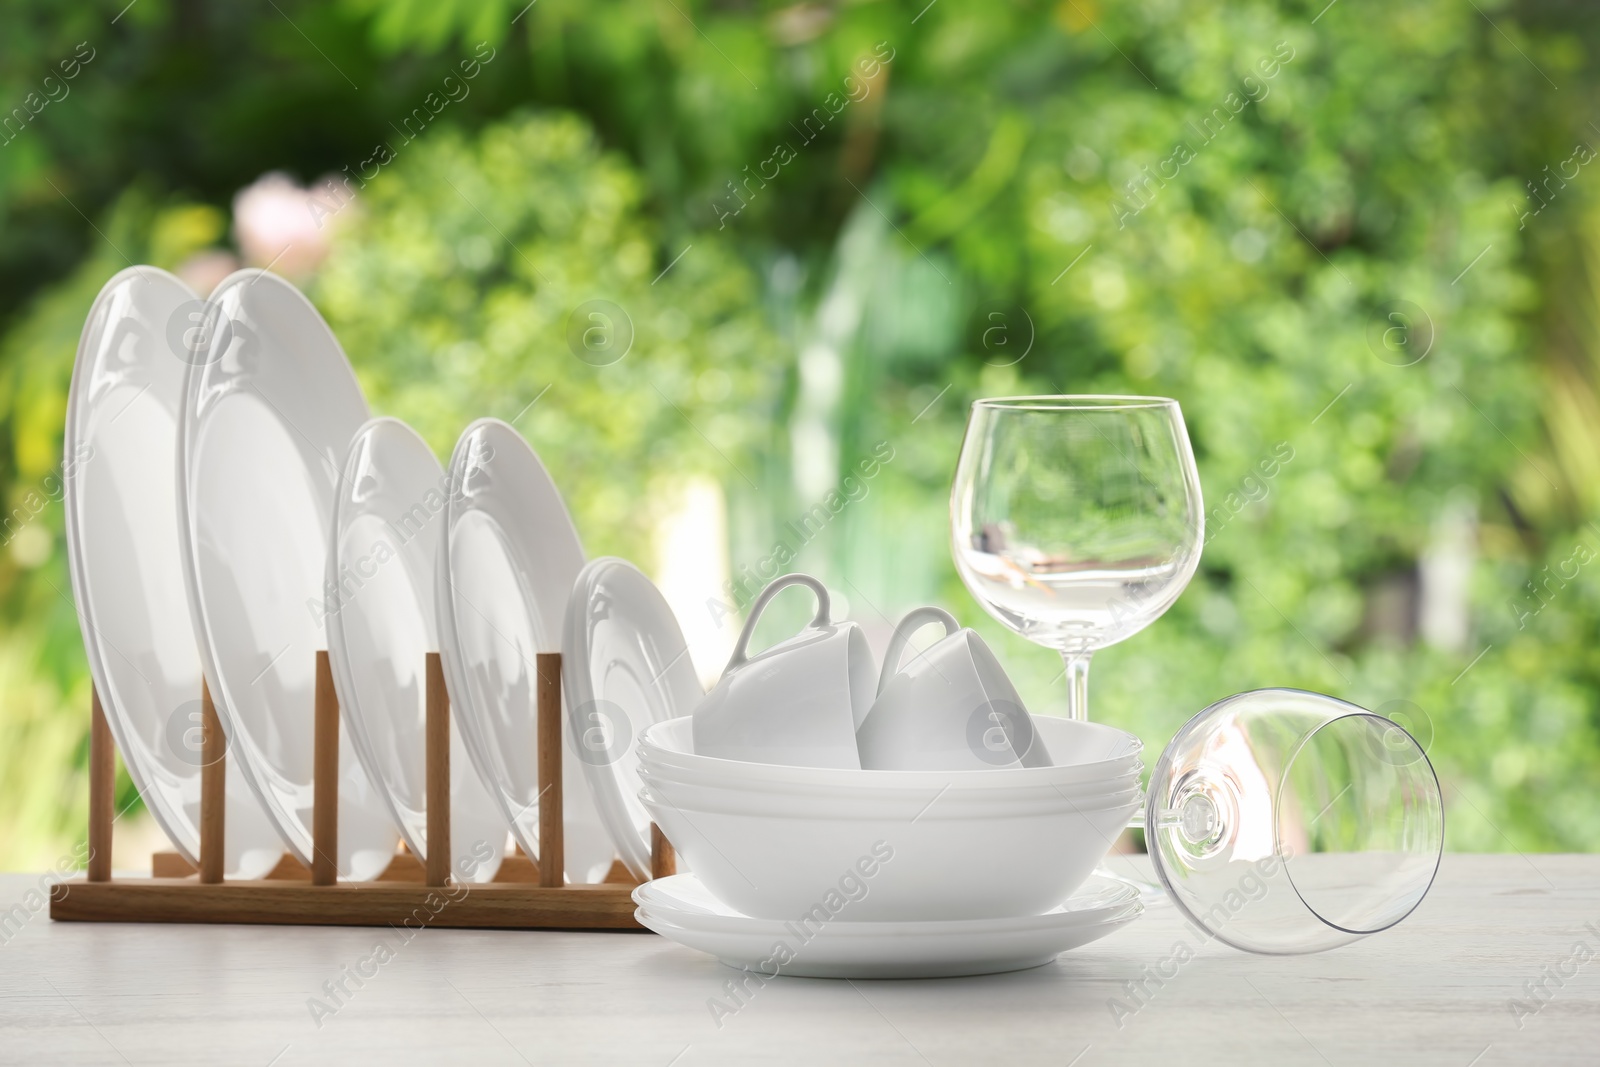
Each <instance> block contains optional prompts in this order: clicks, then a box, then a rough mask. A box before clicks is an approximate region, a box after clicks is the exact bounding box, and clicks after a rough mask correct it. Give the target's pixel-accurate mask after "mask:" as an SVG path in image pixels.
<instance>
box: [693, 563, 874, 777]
mask: <svg viewBox="0 0 1600 1067" xmlns="http://www.w3.org/2000/svg"><path fill="white" fill-rule="evenodd" d="M793 585H804V586H806V587H807V588H809V589H810V590H811V591H812V592H813V593H815V594H816V597H817V613H816V616H815V617H814V618H812V620H811V622H810V623H809V624H808V625H807V626H806V628H805V629H803V630H801V631H800V632H799V633H798V634H796V635H794V636H793V637H791V638H788V639H787V640H784V641H780V642H778V643H777V644H775V645H773V646H771V647H770V648H767V649H765V650H763V651H762V652H760V653H757V654H756V655H754V656H751V655H750V654H749V648H750V638H751V636H752V635H753V634H754V633H755V629H756V623H757V622H758V621H759V620H760V618H761V612H762V610H763V609H764V608H765V607H766V606H767V605H768V604H769V603H771V602H772V598H773V597H774V596H776V595H777V594H778V593H779V592H780V591H782V590H783V589H786V588H788V587H789V586H793ZM874 673H875V672H874V669H873V665H872V651H871V650H870V649H869V648H868V647H867V639H866V638H865V637H864V636H863V635H862V633H861V627H859V626H857V625H856V624H855V623H852V622H843V623H834V622H833V621H832V620H831V618H830V616H829V600H828V589H827V587H826V586H824V585H823V584H822V583H821V582H819V581H818V580H817V579H815V578H813V577H811V576H810V575H809V574H786V575H783V576H782V577H780V578H776V579H774V580H773V582H772V583H771V584H770V585H768V586H767V587H766V588H765V589H763V590H762V591H761V595H760V596H758V597H757V598H756V601H755V603H754V604H752V605H751V607H750V617H749V618H748V619H746V620H745V624H744V629H742V630H740V631H739V640H738V641H737V642H736V643H735V644H734V647H733V655H732V656H731V657H730V658H729V659H728V666H727V669H726V670H724V671H723V674H722V678H721V680H719V681H718V682H717V684H716V687H715V688H713V689H712V690H711V692H710V693H708V694H707V695H706V698H705V700H704V701H702V702H701V704H700V707H699V708H698V709H696V711H695V713H694V737H695V751H696V752H699V753H703V754H705V755H708V756H717V757H720V758H722V759H730V760H748V761H753V762H757V763H782V764H791V765H794V766H801V767H835V768H844V769H859V768H860V767H861V760H860V757H859V756H858V755H857V753H856V727H858V726H860V725H861V720H862V719H863V717H865V715H866V713H867V709H868V708H869V707H870V706H871V704H872V683H873V674H874Z"/></svg>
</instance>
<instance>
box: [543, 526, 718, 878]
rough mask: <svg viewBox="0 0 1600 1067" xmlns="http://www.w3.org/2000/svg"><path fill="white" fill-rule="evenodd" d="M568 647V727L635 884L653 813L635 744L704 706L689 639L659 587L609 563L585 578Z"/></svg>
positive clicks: (571, 610) (570, 612)
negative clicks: (643, 791)
mask: <svg viewBox="0 0 1600 1067" xmlns="http://www.w3.org/2000/svg"><path fill="white" fill-rule="evenodd" d="M562 645H563V648H562V677H563V680H564V682H565V687H566V693H567V722H568V726H570V727H571V730H572V734H573V736H574V737H576V738H577V740H578V745H577V748H578V756H579V759H580V760H581V761H582V763H583V772H584V774H585V775H586V776H587V778H588V781H589V788H590V790H591V791H592V792H593V794H594V799H595V803H596V804H597V805H598V806H599V808H600V818H601V821H603V822H604V823H605V825H606V829H607V830H609V831H610V833H611V840H612V842H613V843H614V844H615V845H616V846H617V852H618V854H620V855H621V857H622V862H623V863H624V864H626V865H627V867H628V870H630V871H631V872H633V876H634V877H635V878H638V879H640V880H643V879H646V878H649V877H650V813H649V812H647V811H645V810H644V805H643V804H641V803H639V796H638V794H639V788H640V786H641V785H643V782H642V781H641V780H640V778H639V754H638V752H637V751H636V750H635V749H634V746H633V742H634V738H636V737H638V736H639V734H640V732H642V731H643V730H644V729H645V728H646V727H648V726H650V725H651V724H652V723H658V722H664V721H666V720H667V719H673V718H677V717H679V716H681V715H688V714H690V713H691V712H693V711H694V709H695V705H697V704H699V703H700V701H701V700H702V699H704V697H705V690H704V689H702V688H701V687H700V680H699V678H698V677H696V675H695V671H694V663H693V662H692V661H691V660H690V659H689V655H688V653H689V647H688V645H687V644H685V643H684V640H683V630H682V629H681V628H680V627H679V626H678V619H677V617H676V616H675V615H673V613H672V608H670V607H668V606H667V602H666V600H665V599H664V598H663V597H662V596H661V591H660V590H658V589H657V588H656V586H655V583H654V582H652V581H651V580H650V579H649V578H647V577H645V576H644V574H643V573H641V572H640V570H639V569H638V568H637V567H635V566H634V565H633V564H631V563H629V562H627V561H626V560H621V559H613V558H611V557H605V558H602V559H597V560H594V561H593V562H591V563H590V564H589V565H588V566H586V567H584V568H583V571H582V573H580V574H579V575H578V581H577V584H576V585H575V586H573V589H572V599H571V601H570V602H569V603H568V605H567V624H566V635H565V640H564V641H563V642H562Z"/></svg>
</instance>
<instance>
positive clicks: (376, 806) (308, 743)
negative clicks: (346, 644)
mask: <svg viewBox="0 0 1600 1067" xmlns="http://www.w3.org/2000/svg"><path fill="white" fill-rule="evenodd" d="M196 341H197V345H196V350H195V354H194V356H193V363H192V364H191V365H190V367H189V370H188V375H187V378H186V382H185V400H184V412H183V420H182V422H181V424H180V425H181V430H180V438H179V440H180V445H179V458H178V478H179V493H178V507H179V533H180V535H181V541H182V544H183V551H184V557H185V559H186V560H187V567H186V569H185V578H186V579H187V583H186V584H187V588H188V592H189V605H190V609H191V610H192V611H193V612H194V615H195V619H196V621H197V623H198V626H197V627H196V630H197V633H198V635H199V638H200V659H201V663H202V664H203V666H204V668H205V674H206V679H207V680H208V681H209V682H210V683H211V693H212V696H213V698H214V699H215V700H216V703H217V710H218V712H219V713H220V715H221V718H222V725H223V729H224V730H225V731H226V733H227V734H228V740H229V744H230V747H229V754H230V757H233V758H236V759H237V760H238V762H239V763H240V764H241V765H242V766H243V769H244V772H245V777H246V779H247V780H248V781H249V782H250V785H251V788H253V789H254V790H255V792H256V796H257V797H259V798H260V800H261V804H262V806H263V807H265V808H266V811H267V814H268V816H269V817H271V819H272V821H273V824H274V825H276V826H277V828H278V833H279V834H280V835H281V836H282V838H283V841H284V843H285V844H286V845H287V846H288V847H289V850H290V851H291V852H293V853H294V855H295V857H296V858H297V859H299V860H300V861H301V862H302V863H305V864H307V865H308V866H309V865H310V863H311V853H312V837H311V809H312V782H311V777H312V744H313V731H312V725H313V719H314V716H313V714H312V709H313V707H314V697H315V684H316V654H317V651H318V650H319V649H321V648H323V647H324V642H325V638H324V622H325V614H326V612H327V610H328V607H327V601H328V599H329V597H330V596H331V595H333V594H334V593H335V592H336V591H335V590H328V589H325V588H324V585H323V580H324V577H325V568H326V566H327V562H328V554H327V553H328V538H329V536H330V532H331V530H332V529H333V500H334V494H335V491H336V489H337V487H338V482H339V464H340V462H341V461H342V460H343V459H344V455H345V452H346V450H347V449H348V448H349V447H350V440H351V438H353V437H354V436H355V433H356V431H357V430H358V429H360V428H361V425H362V423H364V422H366V421H367V403H366V401H365V400H364V399H363V398H362V396H361V387H360V386H359V385H357V384H356V379H355V375H354V373H352V371H351V370H350V363H349V361H348V360H346V359H345V355H344V352H343V350H342V349H340V347H339V342H338V341H336V340H335V339H334V336H333V333H332V331H330V330H329V329H328V325H327V323H325V322H323V321H322V316H321V315H319V314H317V310H316V309H315V308H314V307H312V306H311V302H310V301H308V300H307V299H306V298H305V297H304V296H302V295H301V294H300V291H299V290H298V289H296V288H295V287H294V286H292V285H290V284H289V283H288V282H286V281H284V280H283V279H282V278H279V277H277V276H276V275H273V274H268V273H267V272H265V271H259V270H242V271H239V272H237V273H235V274H233V275H230V276H229V277H228V278H227V279H225V280H224V281H223V282H222V284H221V285H219V286H218V287H217V289H216V291H215V292H214V293H212V294H211V299H210V300H209V301H208V302H207V304H206V321H205V323H204V324H203V326H202V328H201V330H200V331H199V336H198V337H197V338H196ZM335 599H337V598H336V597H335ZM398 842H399V838H398V835H397V834H396V832H395V828H394V824H393V823H392V822H391V821H390V819H389V813H388V812H387V811H386V810H385V809H384V805H383V801H382V800H381V799H380V798H379V796H378V794H377V791H376V790H374V789H373V788H372V785H371V783H370V782H369V781H368V780H367V776H366V773H365V772H364V771H363V770H362V768H361V762H360V760H358V759H357V758H356V754H355V749H354V748H353V746H351V744H350V739H349V737H348V732H347V731H340V740H339V854H338V856H337V857H335V861H336V865H337V867H338V870H339V873H340V875H341V876H343V877H346V878H354V879H367V878H374V877H376V876H377V875H379V874H381V873H382V872H383V870H384V868H385V867H387V866H388V864H389V861H390V860H392V859H393V858H394V849H395V846H396V844H398Z"/></svg>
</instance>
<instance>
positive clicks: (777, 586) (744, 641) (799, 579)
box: [728, 574, 828, 670]
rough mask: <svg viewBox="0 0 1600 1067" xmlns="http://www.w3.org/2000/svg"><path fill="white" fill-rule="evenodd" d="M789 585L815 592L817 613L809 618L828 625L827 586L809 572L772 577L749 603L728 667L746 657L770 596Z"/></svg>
mask: <svg viewBox="0 0 1600 1067" xmlns="http://www.w3.org/2000/svg"><path fill="white" fill-rule="evenodd" d="M791 585H804V586H809V587H810V589H811V591H812V592H813V593H815V594H817V614H816V617H815V618H813V619H812V620H811V625H812V626H813V627H817V626H826V625H828V587H827V586H825V585H823V584H822V583H821V582H819V581H817V580H816V579H815V578H813V577H811V575H809V574H785V575H784V576H783V577H781V578H774V579H773V580H772V584H771V585H768V586H767V587H766V588H765V589H763V590H761V595H760V596H758V597H756V602H755V603H754V604H751V605H750V617H749V618H748V619H746V620H745V622H744V629H742V630H740V631H739V640H738V641H737V642H736V643H735V644H734V646H733V655H732V656H731V657H729V659H728V669H729V670H732V669H733V668H735V667H737V666H739V665H740V664H742V663H744V662H745V661H746V659H747V658H748V657H747V656H746V652H747V651H748V649H749V647H750V638H751V636H752V635H754V634H755V632H756V620H758V619H760V618H761V612H762V610H763V609H765V608H766V606H767V605H768V604H769V603H771V601H772V598H773V597H775V596H777V595H778V593H779V592H780V591H781V590H784V589H787V588H788V587H789V586H791Z"/></svg>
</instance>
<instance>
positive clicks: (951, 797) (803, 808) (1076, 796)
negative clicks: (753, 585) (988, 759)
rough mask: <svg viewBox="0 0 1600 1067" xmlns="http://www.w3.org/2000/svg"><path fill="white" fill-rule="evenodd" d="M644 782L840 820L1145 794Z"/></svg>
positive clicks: (1079, 804)
mask: <svg viewBox="0 0 1600 1067" xmlns="http://www.w3.org/2000/svg"><path fill="white" fill-rule="evenodd" d="M639 780H640V781H641V782H642V783H643V784H644V786H645V788H647V789H650V790H651V791H652V792H654V793H655V794H656V796H657V798H658V799H659V800H661V801H662V802H663V803H667V804H672V805H674V806H676V807H684V808H690V809H693V810H696V811H725V812H730V813H735V814H737V813H740V812H747V813H750V814H762V815H774V816H778V817H780V818H790V817H796V816H822V815H829V816H834V815H836V816H838V817H840V818H854V819H879V820H895V819H906V820H909V819H914V818H917V817H918V816H919V815H921V814H922V813H923V812H924V811H929V810H932V809H933V808H934V807H937V808H938V809H939V812H940V814H942V815H943V816H944V817H945V818H955V817H958V816H959V817H961V818H989V819H997V818H1004V817H1007V816H1010V815H1028V814H1035V813H1039V812H1053V811H1058V810H1060V809H1062V808H1066V809H1068V810H1076V811H1084V812H1089V811H1099V810H1100V809H1102V808H1121V807H1125V806H1127V805H1128V804H1129V803H1133V802H1137V801H1138V800H1139V799H1140V797H1141V796H1143V792H1142V790H1140V788H1139V783H1138V781H1137V780H1133V781H1128V782H1121V781H1119V782H1118V783H1117V784H1116V785H1114V786H1112V787H1109V788H1107V789H1103V790H1088V791H1085V790H1084V789H1083V787H1078V791H1076V792H1069V791H1068V789H1067V787H1064V786H1024V787H1020V788H1017V789H1009V790H1004V791H1001V790H994V789H986V790H982V791H974V790H959V789H953V788H944V789H937V790H933V789H926V790H902V791H899V792H894V791H890V790H882V789H879V790H872V789H840V788H820V787H799V786H788V787H779V788H776V789H751V788H748V787H746V786H743V785H732V786H729V785H718V784H714V783H706V782H697V781H693V780H690V779H687V778H683V777H680V776H678V775H677V774H675V773H674V772H673V771H672V770H670V769H662V768H656V767H651V766H649V765H648V764H645V763H643V762H641V763H640V765H639Z"/></svg>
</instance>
